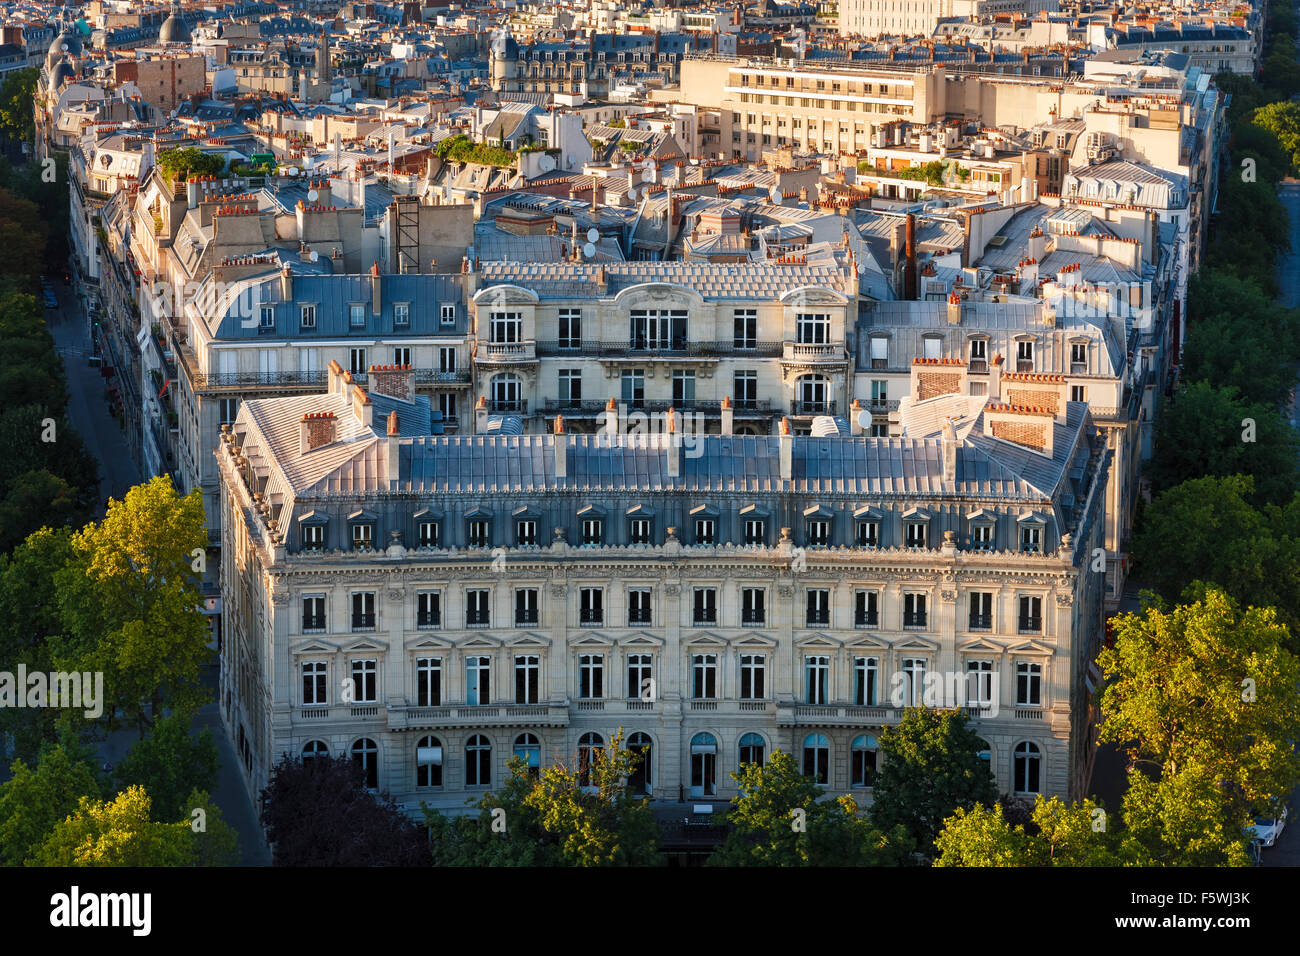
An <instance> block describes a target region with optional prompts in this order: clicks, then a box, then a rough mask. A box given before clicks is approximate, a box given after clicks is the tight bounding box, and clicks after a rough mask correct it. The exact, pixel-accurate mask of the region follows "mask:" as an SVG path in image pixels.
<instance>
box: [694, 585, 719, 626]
mask: <svg viewBox="0 0 1300 956" xmlns="http://www.w3.org/2000/svg"><path fill="white" fill-rule="evenodd" d="M691 623H692V624H695V625H700V624H717V623H718V589H717V588H695V592H694V599H693V602H692V606H691Z"/></svg>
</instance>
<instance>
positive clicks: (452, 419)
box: [438, 392, 458, 430]
mask: <svg viewBox="0 0 1300 956" xmlns="http://www.w3.org/2000/svg"><path fill="white" fill-rule="evenodd" d="M438 411H440V412H442V420H443V423H444V424H443V427H444V428H447V429H448V430H450V429H453V428H455V427H456V423H457V421H458V418H457V415H456V395H455V393H454V392H443V393H442V394H441V395H439V396H438Z"/></svg>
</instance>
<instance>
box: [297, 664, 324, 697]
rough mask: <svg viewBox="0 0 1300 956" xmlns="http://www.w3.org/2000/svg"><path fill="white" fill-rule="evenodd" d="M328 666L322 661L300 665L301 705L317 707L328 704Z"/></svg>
mask: <svg viewBox="0 0 1300 956" xmlns="http://www.w3.org/2000/svg"><path fill="white" fill-rule="evenodd" d="M328 674H329V666H328V665H327V664H326V663H325V662H324V661H307V662H306V663H304V664H303V665H302V703H303V706H305V707H319V706H322V705H324V704H328V703H329V696H328V688H329V681H328V680H327V676H328Z"/></svg>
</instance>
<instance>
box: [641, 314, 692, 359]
mask: <svg viewBox="0 0 1300 956" xmlns="http://www.w3.org/2000/svg"><path fill="white" fill-rule="evenodd" d="M631 320H632V321H631V326H632V327H631V343H630V346H629V347H630V348H631V349H633V350H634V351H655V350H663V349H669V350H673V351H684V350H685V349H686V310H685V309H672V310H667V309H633V310H632V315H631Z"/></svg>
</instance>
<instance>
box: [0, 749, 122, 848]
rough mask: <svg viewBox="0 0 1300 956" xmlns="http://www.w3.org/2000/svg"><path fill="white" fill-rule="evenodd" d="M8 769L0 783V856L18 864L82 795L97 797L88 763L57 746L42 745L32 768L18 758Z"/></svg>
mask: <svg viewBox="0 0 1300 956" xmlns="http://www.w3.org/2000/svg"><path fill="white" fill-rule="evenodd" d="M10 769H11V770H12V772H13V776H12V777H11V778H10V779H9V780H7V781H6V782H5V783H4V784H2V785H0V861H2V862H3V863H4V864H5V865H7V866H21V865H22V863H23V861H24V860H26V859H27V858H28V857H29V856H31V855H32V853H33V852H34V851H35V849H36V848H37V847H39V846H40V845H41V844H42V843H44V842H45V840H46V838H47V837H48V836H49V835H50V833H51V832H52V831H53V830H54V827H55V825H56V824H58V823H59V822H60V821H61V820H63V819H64V818H65V817H67V816H68V815H69V814H71V813H74V812H76V810H77V807H78V806H79V804H80V802H81V799H82V798H83V797H98V796H99V793H100V789H99V781H98V779H97V778H96V776H95V771H94V770H93V769H92V768H91V766H90V764H89V763H88V762H86V761H85V760H84V759H82V755H81V754H78V753H76V752H75V750H73V751H71V752H70V750H69V748H66V747H64V746H62V745H54V746H50V747H47V748H46V749H45V751H44V752H43V753H42V754H41V756H40V759H39V760H38V761H37V763H36V767H35V769H33V768H30V767H28V766H27V764H25V763H24V762H23V761H21V760H15V761H14V764H13V766H12V767H11V768H10Z"/></svg>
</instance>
